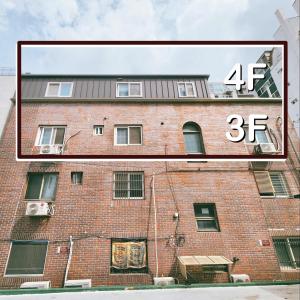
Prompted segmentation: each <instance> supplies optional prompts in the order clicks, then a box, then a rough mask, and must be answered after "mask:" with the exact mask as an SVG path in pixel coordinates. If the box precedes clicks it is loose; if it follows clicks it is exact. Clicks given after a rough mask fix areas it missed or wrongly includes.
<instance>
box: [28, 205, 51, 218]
mask: <svg viewBox="0 0 300 300" xmlns="http://www.w3.org/2000/svg"><path fill="white" fill-rule="evenodd" d="M50 215H51V214H50V207H49V204H48V203H47V202H45V201H29V202H28V203H27V207H26V216H32V217H42V216H50Z"/></svg>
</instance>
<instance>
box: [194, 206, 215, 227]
mask: <svg viewBox="0 0 300 300" xmlns="http://www.w3.org/2000/svg"><path fill="white" fill-rule="evenodd" d="M194 212H195V217H196V222H197V228H198V231H220V230H219V224H218V220H217V212H216V207H215V205H214V204H198V203H195V204H194Z"/></svg>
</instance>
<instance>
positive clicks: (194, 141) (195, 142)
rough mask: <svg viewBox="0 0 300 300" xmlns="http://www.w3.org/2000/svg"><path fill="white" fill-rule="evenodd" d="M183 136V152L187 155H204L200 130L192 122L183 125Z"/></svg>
mask: <svg viewBox="0 0 300 300" xmlns="http://www.w3.org/2000/svg"><path fill="white" fill-rule="evenodd" d="M183 136H184V144H185V152H186V153H189V154H192V153H194V154H196V153H197V154H204V153H205V149H204V144H203V138H202V133H201V128H200V127H199V125H198V124H196V123H194V122H188V123H185V124H184V125H183Z"/></svg>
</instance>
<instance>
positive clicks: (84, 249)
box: [0, 105, 300, 288]
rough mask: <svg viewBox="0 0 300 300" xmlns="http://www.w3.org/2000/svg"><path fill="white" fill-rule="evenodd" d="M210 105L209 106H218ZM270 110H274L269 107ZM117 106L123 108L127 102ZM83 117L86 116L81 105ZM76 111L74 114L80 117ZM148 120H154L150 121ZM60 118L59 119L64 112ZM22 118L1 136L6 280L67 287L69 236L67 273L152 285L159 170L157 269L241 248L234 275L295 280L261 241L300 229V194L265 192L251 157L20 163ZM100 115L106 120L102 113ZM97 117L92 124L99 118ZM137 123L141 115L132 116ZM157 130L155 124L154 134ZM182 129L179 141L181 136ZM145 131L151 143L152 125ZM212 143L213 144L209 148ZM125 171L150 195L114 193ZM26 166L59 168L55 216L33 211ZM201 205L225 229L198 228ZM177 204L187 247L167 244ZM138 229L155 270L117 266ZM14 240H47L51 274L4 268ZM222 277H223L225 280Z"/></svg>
mask: <svg viewBox="0 0 300 300" xmlns="http://www.w3.org/2000/svg"><path fill="white" fill-rule="evenodd" d="M33 108H34V109H33ZM91 108H92V107H89V109H91ZM44 109H45V108H44V107H39V106H38V105H29V106H28V107H27V108H26V110H24V111H26V112H27V113H28V115H31V118H29V117H28V118H27V119H26V128H23V130H24V132H23V134H24V146H26V145H27V146H29V145H30V147H31V143H32V141H33V140H32V138H33V139H34V137H35V134H36V128H37V125H38V124H39V123H40V122H41V121H40V120H38V117H37V116H36V114H38V115H39V116H40V113H41V112H42V111H43V110H44ZM56 109H57V108H56ZM78 109H79V110H80V111H81V113H82V115H83V116H85V115H86V112H85V111H84V109H81V108H79V107H78ZM107 109H109V108H107ZM152 109H153V108H152ZM263 109H265V106H263ZM149 110H151V109H150V108H149ZM153 110H154V112H153V114H151V115H153V118H152V119H154V118H156V122H153V123H155V124H156V123H157V122H158V119H159V117H158V116H157V115H158V110H157V111H156V109H153ZM275 110H276V109H274V111H275ZM70 111H71V110H70ZM138 111H139V112H140V111H141V110H140V109H139V110H138ZM212 111H213V110H212V108H211V113H212ZM123 112H124V116H126V118H128V120H129V116H130V114H129V112H126V110H125V109H124V110H123ZM178 112H179V109H178ZM188 112H191V110H190V108H182V112H181V116H182V119H181V123H180V126H179V127H178V128H181V126H182V124H183V123H184V122H185V121H186V120H190V118H187V117H186V115H187V113H188ZM144 113H145V112H144ZM147 113H148V112H147ZM270 113H273V115H274V116H275V115H276V112H272V110H271V109H270ZM119 114H120V115H121V110H120V111H119ZM52 115H53V114H50V116H52ZM77 116H78V117H79V116H81V115H80V114H79V113H78V114H77ZM131 116H132V114H131ZM161 116H162V115H161ZM109 117H110V118H109V120H110V122H111V123H110V126H111V127H110V128H111V130H112V128H113V125H114V124H116V123H123V122H124V123H127V119H126V118H125V117H124V119H122V120H119V119H116V120H114V119H112V118H113V117H112V116H111V115H110V116H109ZM73 118H74V120H75V115H73ZM195 118H196V115H195ZM71 119H72V118H71V117H70V120H71ZM150 119H151V118H149V124H150V123H152V122H150ZM56 120H57V122H60V120H59V119H58V118H57V119H56ZM137 120H138V119H137ZM162 120H163V121H165V123H167V124H166V125H168V126H169V128H172V126H171V124H173V123H172V122H171V121H172V118H171V121H169V119H167V118H166V117H163V118H162ZM173 121H174V119H173ZM194 121H197V122H199V124H200V125H202V124H203V125H202V130H203V133H204V139H205V140H209V139H210V138H211V139H212V138H213V135H214V130H215V129H214V128H209V127H207V128H206V129H205V130H204V129H203V128H204V127H205V124H204V123H202V122H201V117H200V116H198V119H194ZM14 122H15V114H14V112H13V113H12V115H11V117H10V119H9V123H8V125H7V128H6V129H5V132H4V138H3V140H2V141H1V144H0V165H1V171H0V182H1V190H0V206H1V209H0V212H1V218H0V274H1V275H0V287H2V288H7V287H18V286H19V285H20V283H21V282H23V281H31V280H51V282H52V286H54V287H60V286H62V284H63V278H64V272H65V268H66V264H67V258H68V250H67V248H66V247H68V239H69V237H70V236H72V237H73V239H74V249H73V258H72V263H71V266H70V271H69V276H68V279H86V278H91V279H92V283H93V285H94V286H95V285H106V284H122V285H133V284H146V283H147V284H148V283H152V277H153V276H154V275H155V245H154V210H153V201H152V200H153V199H152V194H151V177H152V174H153V172H154V173H155V174H156V175H155V195H156V206H157V229H158V260H159V271H158V275H159V276H162V275H164V276H168V275H171V276H175V277H178V276H179V275H178V273H177V272H176V270H177V271H178V266H177V265H176V262H177V260H176V255H222V256H225V257H227V258H229V259H232V258H233V257H234V256H235V257H238V258H239V259H240V260H239V261H238V262H237V263H236V264H234V265H233V266H232V268H231V269H230V271H231V272H232V273H234V274H238V273H245V274H249V275H250V277H251V279H252V280H279V279H286V278H287V277H286V276H285V274H283V273H282V272H281V271H280V268H279V266H278V262H277V258H276V255H275V251H274V248H273V247H272V243H271V244H270V246H260V245H259V240H270V241H271V238H272V235H271V232H272V230H270V229H272V228H277V227H278V226H281V227H283V228H285V230H286V232H287V233H288V232H289V230H290V231H292V230H293V235H294V232H296V228H297V226H298V227H299V219H298V212H299V209H300V206H299V200H297V199H262V198H261V197H260V196H259V193H258V190H257V187H256V183H255V180H254V176H253V172H252V171H251V170H249V164H248V163H245V162H234V163H232V162H226V163H225V162H208V163H186V162H169V163H167V164H165V163H164V162H68V163H66V162H60V163H52V164H45V163H39V162H36V163H28V162H16V161H15V133H14V130H15V123H14ZM93 122H95V123H99V122H96V119H95V120H94V121H93ZM93 122H91V123H90V125H93ZM131 122H133V121H131ZM135 122H137V121H134V122H133V123H135ZM169 122H170V123H169ZM75 123H78V124H79V120H77V121H76V122H74V123H73V124H75ZM158 123H159V124H158V125H157V124H156V125H155V127H157V126H158V127H159V126H161V125H160V122H158ZM74 126H75V125H74ZM178 128H176V130H177V129H178ZM152 129H153V130H154V128H152ZM170 130H171V129H170ZM174 130H175V129H174ZM209 130H210V132H209ZM145 133H147V132H144V134H145ZM153 134H154V132H153V133H152V137H153ZM162 135H163V134H162ZM179 136H180V137H177V139H178V141H179V139H181V134H179ZM155 137H156V135H155ZM100 138H101V137H100ZM147 138H148V139H150V140H149V143H151V133H149V136H148V137H147ZM164 140H165V138H164V137H163V136H161V139H160V141H164ZM74 143H75V142H74ZM179 143H180V141H179ZM209 147H210V146H209V145H207V148H208V149H209ZM96 148H97V147H96ZM161 149H163V147H161ZM177 149H178V148H177V145H176V144H174V147H173V148H171V149H170V152H172V151H177ZM159 151H160V150H159ZM279 166H280V167H282V168H285V169H286V174H287V176H286V177H287V180H288V183H289V186H290V188H291V189H292V190H293V191H296V189H297V186H296V182H295V179H294V178H293V177H292V175H291V174H290V172H289V170H288V168H287V165H286V164H285V163H281V164H279ZM166 167H167V169H168V173H166ZM277 167H278V166H277ZM272 168H273V167H272ZM117 170H121V171H144V174H145V199H144V200H113V197H112V184H113V183H112V179H113V172H114V171H117ZM28 171H45V172H51V171H52V172H53V171H55V172H58V173H59V179H58V187H57V193H56V200H55V214H54V216H52V217H50V218H41V219H34V218H30V217H27V216H25V208H26V201H25V200H24V195H25V192H26V175H27V172H28ZM72 171H82V172H83V185H82V186H76V185H72V184H71V179H70V177H71V176H70V174H71V172H72ZM168 179H169V180H168ZM175 203H176V204H175ZM193 203H215V205H216V209H217V214H218V220H219V224H220V229H221V230H220V232H198V231H197V228H196V221H195V216H194V210H193ZM176 206H177V208H178V212H179V224H178V228H177V232H178V233H180V234H184V236H185V243H184V245H183V246H182V247H179V248H178V249H177V251H176V249H174V248H173V247H171V246H170V244H169V243H168V240H169V237H170V236H171V235H174V233H175V230H176V221H174V220H173V214H174V212H176ZM131 237H132V238H146V239H147V240H148V267H149V272H148V273H147V274H110V259H111V258H110V256H111V249H110V248H111V241H110V239H111V238H131ZM12 239H25V240H26V239H48V240H49V243H50V244H49V248H48V254H47V258H46V265H45V273H44V276H42V277H33V278H28V277H21V278H19V277H18V278H8V277H4V276H3V275H4V272H5V266H6V262H7V258H8V254H9V248H10V240H12ZM58 247H61V250H62V251H61V252H60V253H57V249H58ZM293 274H299V273H297V272H293ZM223 280H224V278H221V279H220V281H223Z"/></svg>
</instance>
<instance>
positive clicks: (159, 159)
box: [15, 41, 287, 163]
mask: <svg viewBox="0 0 300 300" xmlns="http://www.w3.org/2000/svg"><path fill="white" fill-rule="evenodd" d="M76 42H79V41H76ZM82 42H84V41H82ZM109 42H110V41H107V43H108V44H107V45H67V44H66V45H63V44H61V45H21V53H22V48H23V47H24V48H25V47H26V48H42V47H43V48H46V47H47V48H49V47H51V48H62V47H63V48H74V47H76V48H86V47H89V48H100V47H101V48H111V47H118V48H124V47H135V48H146V47H148V48H170V47H172V48H174V47H176V48H212V47H217V48H224V47H226V48H230V47H231V48H235V47H238V48H245V47H250V48H264V47H265V48H274V47H279V48H281V53H282V60H281V61H282V77H281V80H282V89H281V95H282V96H281V98H280V99H282V112H281V118H282V124H284V123H285V120H284V101H287V99H286V100H285V99H284V76H285V75H284V74H285V71H286V70H285V65H284V57H285V55H287V53H284V46H283V45H278V44H276V41H274V42H275V44H265V45H264V44H256V45H255V44H253V45H242V44H241V45H223V44H222V45H212V44H207V45H200V44H199V45H172V44H168V45H155V44H153V45H126V44H124V45H112V44H109ZM123 42H124V43H125V42H126V41H123ZM141 42H142V41H141ZM147 42H150V41H147ZM155 42H157V41H155ZM170 42H171V41H170ZM182 42H183V43H184V41H182ZM194 42H201V41H194ZM240 42H243V41H240ZM254 42H255V41H254ZM16 66H17V70H16V71H17V76H16V124H15V126H16V161H29V162H38V161H57V162H61V161H65V162H72V161H73V162H74V161H75V162H77V161H78V162H84V161H89V162H90V161H103V162H107V161H109V162H110V161H112V162H113V161H145V162H147V161H148V162H152V161H158V162H164V161H179V162H188V161H191V162H193V163H197V162H199V163H200V162H203V161H243V162H250V161H285V160H286V159H285V158H280V159H278V158H274V159H272V158H267V159H262V158H259V159H255V158H249V159H244V158H192V157H191V158H158V159H153V158H126V159H125V158H85V159H81V158H80V159H78V158H34V159H30V158H18V152H17V151H18V140H17V136H18V127H17V120H18V118H17V115H18V114H17V112H18V100H17V99H18V95H19V94H18V93H19V91H18V68H19V66H18V44H16ZM228 72H229V70H228ZM195 75H196V74H195ZM218 99H223V98H218ZM224 99H226V98H224ZM257 99H261V100H264V99H270V98H261V97H258V98H257ZM273 99H278V98H273ZM281 133H282V145H281V146H282V154H283V152H284V146H285V145H284V125H283V126H282V132H281Z"/></svg>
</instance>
